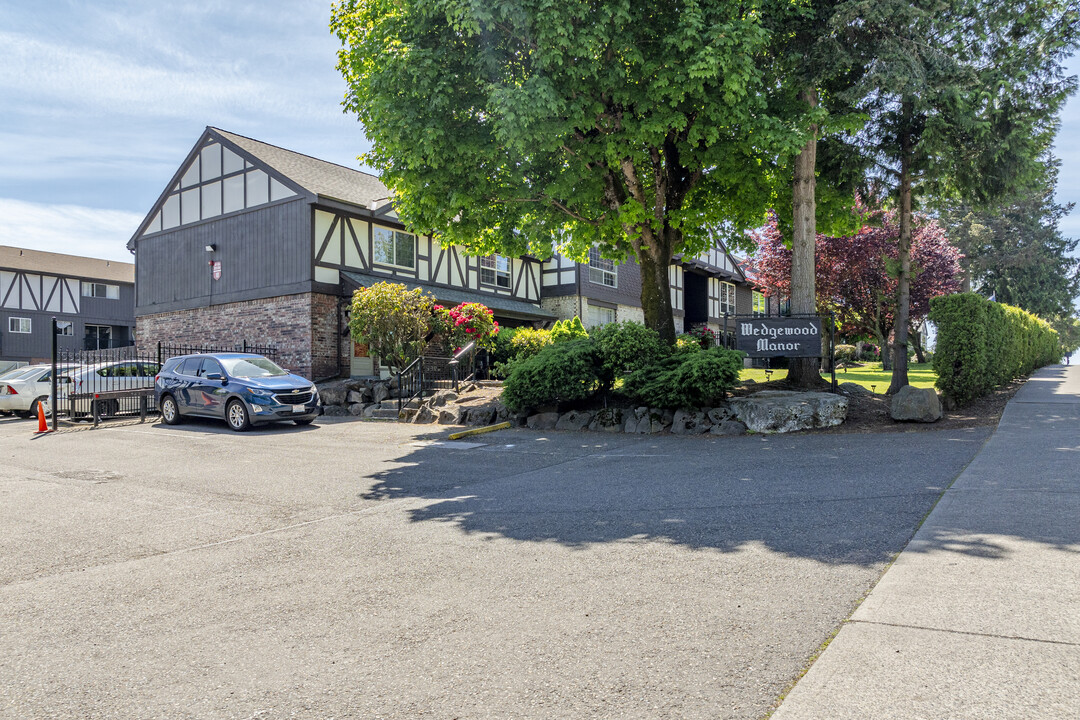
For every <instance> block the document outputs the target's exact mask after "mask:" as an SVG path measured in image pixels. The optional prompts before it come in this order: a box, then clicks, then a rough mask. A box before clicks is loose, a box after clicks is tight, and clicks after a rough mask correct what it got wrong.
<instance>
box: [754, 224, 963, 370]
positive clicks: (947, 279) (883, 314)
mask: <svg viewBox="0 0 1080 720" xmlns="http://www.w3.org/2000/svg"><path fill="white" fill-rule="evenodd" d="M862 212H863V213H864V218H865V221H864V224H863V227H862V229H861V230H859V232H857V233H855V234H854V235H849V236H845V237H830V236H828V235H821V234H819V235H818V236H817V252H816V255H815V260H814V264H815V269H816V273H815V274H816V280H817V305H818V312H821V313H828V312H833V313H835V314H836V318H837V321H838V322H839V323H840V326H841V332H842V333H844V334H847V335H870V336H872V337H874V338H875V339H876V340H877V342H878V344H879V345H880V346H881V347H883V348H884V347H886V343H887V340H888V338H889V335H890V333H892V330H893V323H894V314H895V310H896V307H895V306H896V263H897V240H898V239H899V236H900V226H899V222H898V219H897V215H896V213H895V212H892V211H876V212H866V211H862ZM753 237H754V240H755V242H756V243H757V249H756V251H755V252H754V254H753V256H752V257H751V258H750V260H749V261H748V262H747V266H746V270H747V271H748V274H749V275H750V276H751V279H752V280H753V281H754V282H756V283H757V284H758V285H759V286H760V287H761V288H762V290H763V292H764V293H765V294H766V295H769V296H774V297H781V298H782V297H785V296H787V295H788V294H789V293H790V283H791V250H790V248H788V247H786V246H785V245H784V241H783V238H782V237H781V236H780V231H779V229H778V227H777V224H776V220H775V219H770V221H769V223H768V224H767V225H765V227H763V228H760V229H758V230H757V231H755V232H754V233H753ZM960 258H961V254H960V251H959V250H957V249H956V248H955V247H953V246H952V245H951V244H949V240H948V238H947V237H946V236H945V230H944V229H943V228H942V227H941V226H940V225H939V224H938V223H937V222H936V221H935V220H934V219H933V218H931V217H928V216H925V215H916V216H915V224H914V227H913V232H912V240H911V264H912V280H911V324H912V326H917V325H918V324H919V323H920V322H921V321H922V320H923V318H925V317H926V315H927V313H929V312H930V298H932V297H937V296H938V295H948V294H950V293H954V292H957V290H959V289H960V281H961V269H960ZM887 355H888V354H887V353H883V354H882V357H883V358H885V357H887Z"/></svg>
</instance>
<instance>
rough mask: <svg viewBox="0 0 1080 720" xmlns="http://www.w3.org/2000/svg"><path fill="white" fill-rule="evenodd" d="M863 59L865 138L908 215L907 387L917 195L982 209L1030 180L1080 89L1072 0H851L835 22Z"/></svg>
mask: <svg viewBox="0 0 1080 720" xmlns="http://www.w3.org/2000/svg"><path fill="white" fill-rule="evenodd" d="M836 22H837V23H838V27H842V28H843V32H844V34H845V37H846V38H847V40H848V42H849V44H850V46H851V47H852V49H853V52H854V53H855V56H856V57H872V58H873V59H872V61H870V62H869V64H868V65H867V67H866V73H865V74H864V75H863V76H862V77H861V78H860V81H859V83H858V84H857V87H856V90H855V92H854V93H853V97H857V102H858V103H859V104H860V106H861V107H862V108H863V109H864V110H865V112H866V113H867V114H868V116H869V118H870V121H869V123H868V124H867V125H866V127H865V129H864V131H863V132H862V133H860V134H859V135H858V136H857V137H856V138H855V141H856V143H857V144H858V145H859V146H860V147H862V148H864V149H865V151H866V152H867V153H868V154H870V155H872V156H873V157H874V158H875V159H876V161H877V174H878V176H879V177H880V178H881V179H883V180H885V181H886V182H887V183H888V184H889V185H890V186H891V187H892V188H893V190H894V192H895V199H896V206H897V210H898V214H899V218H898V220H899V225H900V235H899V252H898V260H897V263H896V266H895V268H894V271H895V275H896V278H897V303H896V305H897V317H896V323H895V327H896V331H895V341H894V343H893V347H892V352H893V358H894V366H893V377H892V383H891V384H890V386H889V392H890V393H894V392H897V391H898V390H899V389H900V388H901V387H903V386H904V385H906V384H907V383H908V377H907V343H908V320H909V315H910V283H911V233H912V212H913V208H914V206H915V203H916V200H917V196H920V195H923V196H929V197H937V198H963V199H964V201H966V202H968V203H970V204H972V205H974V206H977V207H985V206H986V205H988V204H989V203H990V202H992V201H995V200H997V199H999V198H1001V197H1003V196H1008V195H1009V194H1011V193H1014V192H1016V191H1017V190H1018V189H1019V188H1023V187H1025V186H1027V185H1029V184H1030V183H1031V182H1032V181H1033V178H1035V177H1037V176H1038V174H1039V171H1040V164H1039V158H1040V157H1041V156H1043V155H1044V154H1045V152H1046V151H1047V149H1048V148H1049V146H1050V143H1051V141H1052V139H1053V135H1054V133H1055V132H1056V129H1057V113H1058V111H1059V110H1060V108H1061V106H1062V104H1063V103H1064V101H1065V99H1066V98H1067V96H1068V95H1069V93H1070V92H1071V91H1072V90H1073V88H1074V86H1075V82H1074V79H1073V78H1068V79H1066V78H1065V77H1064V76H1063V71H1062V63H1063V61H1064V60H1065V59H1066V58H1067V57H1068V55H1069V53H1070V52H1071V51H1072V49H1073V47H1074V45H1075V42H1076V37H1077V23H1078V11H1077V4H1076V2H1075V0H1031V2H1024V3H1008V2H1005V3H1003V2H991V1H990V0H910V1H909V0H850V2H847V3H846V4H845V5H844V6H843V7H841V8H840V9H839V11H838V12H837V15H836Z"/></svg>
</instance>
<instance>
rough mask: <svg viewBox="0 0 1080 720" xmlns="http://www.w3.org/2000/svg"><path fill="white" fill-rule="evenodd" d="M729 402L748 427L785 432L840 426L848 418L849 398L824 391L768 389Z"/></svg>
mask: <svg viewBox="0 0 1080 720" xmlns="http://www.w3.org/2000/svg"><path fill="white" fill-rule="evenodd" d="M728 405H729V406H730V407H731V408H732V410H733V411H734V412H735V417H737V418H738V419H739V420H740V421H741V422H742V423H743V424H744V425H746V427H747V429H748V430H752V431H753V432H759V433H786V432H795V431H798V430H809V429H812V428H822V427H832V426H834V425H839V424H840V423H842V422H844V418H845V417H847V407H848V400H847V398H846V397H842V396H840V395H833V394H831V393H824V392H792V391H788V390H768V391H764V392H759V393H757V394H755V395H751V396H749V397H744V398H732V399H731V400H729V401H728Z"/></svg>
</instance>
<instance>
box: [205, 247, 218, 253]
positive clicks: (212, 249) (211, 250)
mask: <svg viewBox="0 0 1080 720" xmlns="http://www.w3.org/2000/svg"><path fill="white" fill-rule="evenodd" d="M215 250H217V245H207V246H206V252H214V251H215Z"/></svg>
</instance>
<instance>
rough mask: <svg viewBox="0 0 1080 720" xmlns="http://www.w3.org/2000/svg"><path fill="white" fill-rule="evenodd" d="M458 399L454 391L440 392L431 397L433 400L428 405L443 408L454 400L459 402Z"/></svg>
mask: <svg viewBox="0 0 1080 720" xmlns="http://www.w3.org/2000/svg"><path fill="white" fill-rule="evenodd" d="M457 398H458V396H457V393H456V392H454V391H453V390H440V391H438V392H437V393H435V394H434V395H432V396H431V399H430V400H428V404H429V405H431V407H443V406H444V405H446V403H448V402H453V401H454V400H457Z"/></svg>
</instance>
